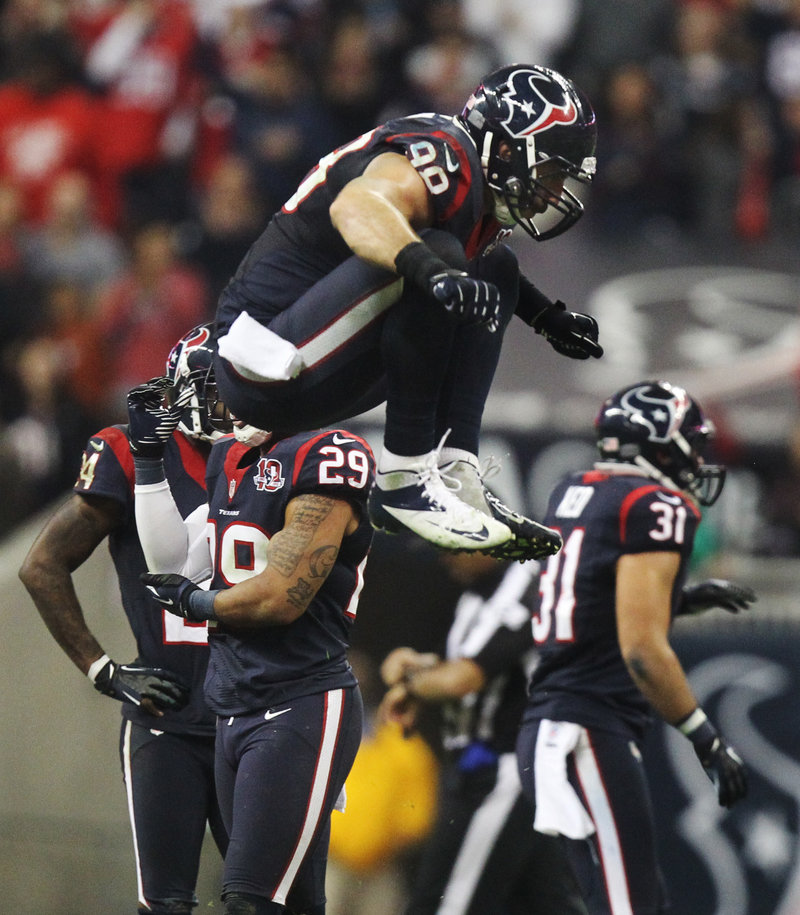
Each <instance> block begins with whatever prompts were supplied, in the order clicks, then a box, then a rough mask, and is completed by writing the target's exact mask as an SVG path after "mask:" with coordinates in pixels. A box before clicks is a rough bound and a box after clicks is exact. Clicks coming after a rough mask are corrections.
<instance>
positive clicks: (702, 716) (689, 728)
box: [675, 706, 708, 737]
mask: <svg viewBox="0 0 800 915" xmlns="http://www.w3.org/2000/svg"><path fill="white" fill-rule="evenodd" d="M706 721H708V716H707V715H706V713H705V712H704V711H703V710H702V709H701V708H700V706H698V707H697V708H696V709H695V710H694V711H693V712H692V713H691V715H689V716H688V717H687V718H684V719H683V721H679V722H678V723H677V724H676V725H675V727H676V728H677V729H678V730H679V731H680V732H681V734H683V736H684V737H691V735H692V734H693V733H694V731H696V730H697V729H698V728H699V727H700V726H701V725H702V724H705V722H706Z"/></svg>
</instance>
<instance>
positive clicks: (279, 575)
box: [129, 384, 374, 915]
mask: <svg viewBox="0 0 800 915" xmlns="http://www.w3.org/2000/svg"><path fill="white" fill-rule="evenodd" d="M151 394H152V395H153V396H151ZM159 400H160V396H159V391H158V385H157V384H155V385H149V386H148V385H145V386H142V387H140V388H139V389H135V390H134V391H132V392H131V394H130V395H129V417H130V423H129V425H130V427H131V430H132V433H131V434H132V436H134V437H135V438H137V439H140V440H141V441H143V442H146V441H149V440H151V439H153V438H158V437H160V436H162V435H163V434H165V432H166V431H167V430H168V428H169V422H170V416H169V407H167V408H162V407H161V406H160V404H159ZM133 430H136V431H135V432H134V431H133ZM135 463H136V519H137V526H138V530H139V536H140V538H141V540H142V546H143V548H144V552H145V556H146V558H147V563H148V566H149V568H150V569H151V574H148V575H145V576H143V580H144V581H145V582H146V584H147V586H148V588H149V589H150V590H151V592H152V593H153V594H154V595H155V596H156V597H157V599H158V600H159V601H161V603H162V605H163V606H164V607H165V608H166V609H167V610H169V611H170V612H171V613H174V614H176V615H178V616H180V617H184V618H186V619H189V620H194V621H197V622H202V621H205V620H210V621H211V622H210V623H209V644H210V649H211V653H210V659H209V664H208V673H207V676H206V682H205V696H206V700H207V702H208V704H209V705H210V706H211V708H212V709H213V710H214V711H215V712H216V714H217V716H218V719H217V742H216V762H215V771H216V783H217V793H218V796H219V801H220V807H221V809H222V814H223V818H224V821H225V825H226V827H227V829H228V832H229V834H230V845H229V848H228V853H227V855H226V858H225V870H224V876H223V886H222V898H223V901H224V909H223V911H224V913H225V915H266V913H273V912H275V913H277V912H292V913H296V915H322V913H323V912H324V911H325V863H326V860H327V851H328V840H329V835H330V815H331V811H332V810H333V808H334V806H335V804H336V803H337V801H338V800H339V798H340V796H341V795H342V792H343V787H344V782H345V778H346V777H347V774H348V772H349V771H350V768H351V766H352V764H353V760H354V759H355V755H356V751H357V750H358V745H359V743H360V740H361V728H362V717H363V708H362V702H361V695H360V692H359V688H358V684H357V682H356V678H355V676H354V674H353V671H352V669H351V668H350V665H349V664H348V661H347V656H346V650H347V646H348V644H349V635H350V629H351V627H352V624H353V621H354V619H355V614H356V608H357V604H358V597H359V594H360V591H361V586H362V584H363V571H364V566H365V564H366V561H367V555H368V552H369V548H370V545H371V542H372V535H373V531H372V527H371V525H370V522H369V518H368V516H367V506H366V502H367V494H368V493H369V488H370V485H371V483H372V481H373V479H374V459H373V457H372V452H371V450H370V448H369V446H368V445H367V444H366V442H364V440H363V439H361V438H360V437H359V436H357V435H355V434H353V433H350V432H347V431H345V430H343V429H335V430H328V431H316V432H302V433H298V434H296V435H294V436H289V437H287V438H282V439H278V440H276V439H275V437H274V436H272V435H271V433H269V432H266V431H263V430H260V429H256V428H254V427H252V426H249V425H246V424H244V423H242V422H240V421H239V420H235V421H234V435H231V436H225V437H223V438H222V439H221V440H220V441H218V442H216V443H215V444H214V446H213V448H212V449H211V455H210V457H209V461H208V470H207V474H206V484H207V490H208V504H207V506H203V507H202V508H201V509H198V511H197V512H195V513H194V515H192V516H191V517H190V518H188V519H186V521H185V522H184V520H183V519H182V518H181V517H180V514H179V513H178V512H177V510H176V509H175V506H174V503H173V499H172V496H171V493H170V488H169V485H168V484H167V481H166V480H165V478H164V468H163V467H162V465H161V462H160V461H158V460H156V461H153V460H150V459H148V458H146V457H145V458H137V459H136V462H135ZM209 577H210V588H209V589H208V590H205V589H201V588H199V587H198V586H197V585H196V584H195V583H194V582H195V581H197V582H204V581H206V580H208V579H209ZM142 587H143V586H142Z"/></svg>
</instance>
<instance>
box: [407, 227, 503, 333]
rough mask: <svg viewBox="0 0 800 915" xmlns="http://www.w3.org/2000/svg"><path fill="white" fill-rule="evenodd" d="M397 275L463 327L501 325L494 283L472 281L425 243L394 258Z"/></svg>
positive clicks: (489, 327)
mask: <svg viewBox="0 0 800 915" xmlns="http://www.w3.org/2000/svg"><path fill="white" fill-rule="evenodd" d="M394 263H395V268H396V269H397V272H398V273H399V274H400V276H404V277H406V278H407V279H409V280H411V281H412V282H413V283H414V284H415V285H416V286H417V287H418V288H419V289H423V290H424V291H425V292H427V293H428V295H430V296H431V297H432V298H434V299H435V300H436V301H437V302H439V304H440V305H442V306H444V309H445V311H448V312H449V313H450V314H451V315H453V317H455V318H456V319H457V320H458V321H460V322H461V323H462V324H485V325H486V326H487V328H488V329H489V330H490V331H491V332H492V333H494V332H495V331H496V330H497V328H498V327H499V326H500V321H499V317H500V292H499V290H498V288H497V286H495V285H494V284H493V283H487V282H486V281H485V280H475V279H473V278H472V277H471V276H469V275H468V274H466V273H464V271H463V270H457V269H455V268H453V267H451V266H450V264H448V263H446V262H445V261H443V260H442V259H441V258H440V257H439V256H438V255H437V254H435V253H434V252H433V251H432V250H431V249H430V248H429V247H428V246H427V245H426V244H425V243H424V242H411V243H410V244H408V245H406V246H405V248H403V249H402V251H400V253H399V254H398V255H397V257H396V258H395V262H394Z"/></svg>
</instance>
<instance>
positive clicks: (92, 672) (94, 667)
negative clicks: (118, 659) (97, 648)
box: [86, 654, 111, 683]
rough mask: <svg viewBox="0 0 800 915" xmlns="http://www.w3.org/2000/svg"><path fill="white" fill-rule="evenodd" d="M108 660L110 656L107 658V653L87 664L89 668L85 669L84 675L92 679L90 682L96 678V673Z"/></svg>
mask: <svg viewBox="0 0 800 915" xmlns="http://www.w3.org/2000/svg"><path fill="white" fill-rule="evenodd" d="M110 661H111V658H109V656H108V655H107V654H104V655H103V656H102V657H99V658H98V659H97V660H96V661H92V663H91V664H90V665H89V669H88V670H87V671H86V676H87V677H88V678H89V679H90V680H91V681H92V683H94V682H95V681H96V680H97V675H98V674H99V673H100V671H101V670H102V669H103V668H104V667H105V666H106V664H108V663H109V662H110Z"/></svg>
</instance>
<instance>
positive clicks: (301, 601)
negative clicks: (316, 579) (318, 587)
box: [286, 578, 314, 609]
mask: <svg viewBox="0 0 800 915" xmlns="http://www.w3.org/2000/svg"><path fill="white" fill-rule="evenodd" d="M313 595H314V589H313V588H312V587H311V585H310V584H309V583H308V582H307V581H306V580H305V579H303V578H298V579H297V582H296V583H295V584H294V585H293V586H292V587H291V588H287V589H286V596H287V598H288V600H289V603H290V604H292V606H294V607H299V608H302V609H305V608H306V607H307V606H308V602H309V601H310V600H311V598H312V596H313Z"/></svg>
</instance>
